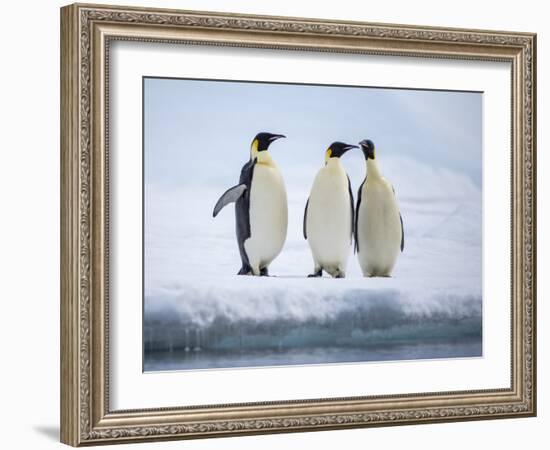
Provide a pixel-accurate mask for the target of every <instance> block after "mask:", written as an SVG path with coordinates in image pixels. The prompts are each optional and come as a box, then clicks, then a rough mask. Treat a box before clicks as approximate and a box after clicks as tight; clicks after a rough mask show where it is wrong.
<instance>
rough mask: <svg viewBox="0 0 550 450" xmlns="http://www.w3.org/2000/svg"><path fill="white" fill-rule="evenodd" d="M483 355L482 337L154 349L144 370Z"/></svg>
mask: <svg viewBox="0 0 550 450" xmlns="http://www.w3.org/2000/svg"><path fill="white" fill-rule="evenodd" d="M479 356H482V345H481V340H480V339H476V338H469V339H465V340H462V341H450V342H430V341H424V342H416V343H392V344H383V345H365V346H364V347H362V348H346V347H320V348H307V349H304V348H299V349H282V350H263V351H255V350H244V351H243V350H241V351H232V352H228V351H212V350H211V351H204V350H202V351H194V350H193V349H190V350H188V351H185V349H184V350H173V351H171V352H170V351H157V352H149V353H147V354H146V358H145V364H144V370H145V371H146V372H151V371H164V370H192V369H215V368H231V367H259V366H283V365H305V364H327V363H351V362H367V361H400V360H417V359H434V358H464V357H479Z"/></svg>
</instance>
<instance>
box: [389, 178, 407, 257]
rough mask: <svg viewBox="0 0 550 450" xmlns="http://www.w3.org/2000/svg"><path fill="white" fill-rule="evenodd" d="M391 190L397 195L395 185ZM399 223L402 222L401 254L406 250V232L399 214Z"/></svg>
mask: <svg viewBox="0 0 550 450" xmlns="http://www.w3.org/2000/svg"><path fill="white" fill-rule="evenodd" d="M391 190H392V191H393V195H395V188H394V187H393V185H392V187H391ZM399 221H400V222H401V253H403V249H404V248H405V230H404V229H403V218H402V217H401V213H399Z"/></svg>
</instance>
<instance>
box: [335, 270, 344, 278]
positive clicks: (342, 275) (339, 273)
mask: <svg viewBox="0 0 550 450" xmlns="http://www.w3.org/2000/svg"><path fill="white" fill-rule="evenodd" d="M333 278H346V272H342V271H340V270H338V271H337V272H336V273H335V274H334V275H333Z"/></svg>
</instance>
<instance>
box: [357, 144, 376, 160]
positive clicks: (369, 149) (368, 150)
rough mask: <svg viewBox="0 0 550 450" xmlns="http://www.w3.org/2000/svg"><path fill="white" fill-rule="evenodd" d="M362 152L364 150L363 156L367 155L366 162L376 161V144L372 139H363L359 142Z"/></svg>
mask: <svg viewBox="0 0 550 450" xmlns="http://www.w3.org/2000/svg"><path fill="white" fill-rule="evenodd" d="M359 145H360V146H361V150H363V155H365V160H369V159H374V156H375V155H374V142H372V141H371V140H370V139H363V140H362V141H361V142H359Z"/></svg>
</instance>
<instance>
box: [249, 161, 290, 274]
mask: <svg viewBox="0 0 550 450" xmlns="http://www.w3.org/2000/svg"><path fill="white" fill-rule="evenodd" d="M249 217H250V238H249V239H247V240H246V241H245V243H244V247H245V250H246V254H247V256H248V260H249V263H250V265H251V267H252V270H253V272H254V274H255V275H258V273H259V270H260V269H261V268H263V267H267V266H268V265H269V264H270V263H271V261H273V260H274V259H275V257H276V256H277V255H278V254H279V253H280V252H281V250H282V248H283V245H284V243H285V239H286V232H287V223H288V206H287V198H286V190H285V185H284V181H283V178H282V176H281V174H280V172H279V170H278V169H277V168H276V167H272V166H268V165H264V164H256V166H255V167H254V174H253V177H252V183H251V189H250V211H249Z"/></svg>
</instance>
